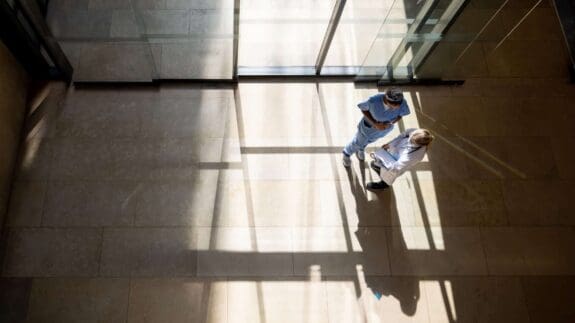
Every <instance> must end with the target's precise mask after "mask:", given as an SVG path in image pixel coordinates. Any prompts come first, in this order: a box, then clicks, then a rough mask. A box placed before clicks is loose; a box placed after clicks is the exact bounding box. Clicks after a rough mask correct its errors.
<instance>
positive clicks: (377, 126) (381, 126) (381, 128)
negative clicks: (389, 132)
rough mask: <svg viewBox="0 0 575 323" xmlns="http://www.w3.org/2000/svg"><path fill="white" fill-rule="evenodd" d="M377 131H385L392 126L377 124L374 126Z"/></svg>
mask: <svg viewBox="0 0 575 323" xmlns="http://www.w3.org/2000/svg"><path fill="white" fill-rule="evenodd" d="M374 126H375V129H377V130H385V129H387V128H389V127H390V126H391V124H390V123H389V122H376V123H375V124H374Z"/></svg>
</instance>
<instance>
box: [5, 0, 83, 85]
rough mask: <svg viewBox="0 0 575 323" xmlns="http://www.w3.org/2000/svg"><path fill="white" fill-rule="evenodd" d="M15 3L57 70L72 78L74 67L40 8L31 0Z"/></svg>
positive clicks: (68, 79) (68, 78) (19, 0)
mask: <svg viewBox="0 0 575 323" xmlns="http://www.w3.org/2000/svg"><path fill="white" fill-rule="evenodd" d="M16 3H17V4H18V5H19V6H20V8H21V9H22V12H23V13H24V15H25V16H26V18H27V20H28V22H29V23H30V25H31V26H32V28H34V31H35V32H36V34H37V36H38V38H39V40H40V42H41V44H42V46H43V47H44V49H45V50H46V52H47V53H48V55H50V58H51V59H52V61H53V62H54V64H55V65H56V67H57V68H58V70H59V72H61V73H62V75H63V76H64V77H65V78H66V80H67V81H68V82H70V81H71V80H72V73H73V72H74V69H73V68H72V65H71V64H70V61H68V58H67V57H66V54H64V51H63V50H62V48H61V47H60V45H59V44H58V42H57V41H56V40H55V39H54V36H53V35H52V32H51V31H50V28H49V27H48V25H47V23H46V20H45V19H44V16H43V15H42V12H41V11H40V8H38V4H37V3H36V2H35V1H32V0H18V1H17V2H16Z"/></svg>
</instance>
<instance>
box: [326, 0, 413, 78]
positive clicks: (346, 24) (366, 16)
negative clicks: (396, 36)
mask: <svg viewBox="0 0 575 323" xmlns="http://www.w3.org/2000/svg"><path fill="white" fill-rule="evenodd" d="M395 3H397V4H395ZM400 3H401V4H402V3H403V2H402V1H394V0H386V1H373V0H349V1H347V3H346V6H345V8H344V11H343V15H342V18H341V20H340V23H339V26H338V28H337V31H336V33H335V35H334V38H333V41H332V44H331V48H330V49H329V51H328V54H327V57H326V60H325V63H324V68H323V69H322V74H323V75H326V74H341V72H343V71H345V70H347V72H348V73H349V74H357V73H359V72H360V68H361V67H362V66H366V67H367V68H368V69H369V70H370V71H371V72H373V73H376V74H379V73H378V71H379V72H381V68H379V67H381V66H385V65H387V61H386V60H385V57H381V58H380V59H378V60H377V62H375V61H374V62H369V61H366V59H368V58H369V57H368V53H369V51H370V48H371V47H372V44H373V43H374V41H375V39H376V38H377V37H378V34H379V31H380V29H382V22H383V21H386V19H387V23H388V27H391V29H389V30H387V33H388V34H390V35H391V34H393V33H394V32H398V30H396V29H399V30H403V29H405V28H406V27H405V26H407V25H408V21H407V19H406V16H405V14H403V15H398V14H397V11H398V9H400V8H402V7H398V6H399V4H400ZM390 35H388V36H386V37H391V36H390ZM393 45H394V44H393V42H391V43H388V44H386V45H385V47H386V48H378V49H377V51H378V53H382V54H384V55H385V56H386V57H389V56H390V55H391V54H392V53H393V49H394V46H393ZM387 47H388V48H387ZM380 61H384V62H386V64H379V65H373V66H372V65H371V64H377V63H379V62H380ZM365 72H367V71H365ZM346 74H347V73H346Z"/></svg>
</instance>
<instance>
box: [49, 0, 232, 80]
mask: <svg viewBox="0 0 575 323" xmlns="http://www.w3.org/2000/svg"><path fill="white" fill-rule="evenodd" d="M233 10H234V1H233V0H77V1H69V0H51V1H50V2H49V8H48V14H47V20H48V23H49V26H50V28H51V30H52V32H53V33H54V35H55V37H56V38H57V39H58V41H59V43H60V44H61V45H62V47H63V48H64V51H65V52H66V53H67V56H68V57H69V58H70V60H71V61H72V63H73V65H74V67H75V71H76V72H75V80H76V81H151V80H153V79H229V78H232V76H233V75H232V74H233V68H232V65H233V63H232V61H233V38H234V37H233Z"/></svg>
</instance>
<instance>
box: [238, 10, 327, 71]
mask: <svg viewBox="0 0 575 323" xmlns="http://www.w3.org/2000/svg"><path fill="white" fill-rule="evenodd" d="M334 4H335V0H276V1H270V0H244V1H242V2H241V7H240V33H239V35H240V38H239V66H238V70H239V73H240V75H242V74H243V75H247V74H296V75H297V74H315V68H314V67H315V63H316V59H317V55H318V52H319V49H320V47H321V43H322V40H323V38H324V36H325V33H326V29H327V26H328V24H329V21H330V17H331V14H332V10H333V8H334Z"/></svg>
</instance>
